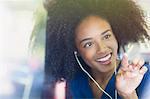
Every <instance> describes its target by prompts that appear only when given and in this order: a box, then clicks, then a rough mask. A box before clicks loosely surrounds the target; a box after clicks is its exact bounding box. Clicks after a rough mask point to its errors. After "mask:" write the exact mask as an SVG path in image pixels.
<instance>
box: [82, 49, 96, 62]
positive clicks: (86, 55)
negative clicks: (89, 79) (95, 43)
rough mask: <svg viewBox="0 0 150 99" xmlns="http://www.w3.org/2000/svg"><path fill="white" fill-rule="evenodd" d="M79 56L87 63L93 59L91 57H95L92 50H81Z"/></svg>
mask: <svg viewBox="0 0 150 99" xmlns="http://www.w3.org/2000/svg"><path fill="white" fill-rule="evenodd" d="M80 55H81V57H82V58H83V60H85V61H89V60H92V59H93V57H94V55H95V51H94V50H93V49H90V50H81V51H80Z"/></svg>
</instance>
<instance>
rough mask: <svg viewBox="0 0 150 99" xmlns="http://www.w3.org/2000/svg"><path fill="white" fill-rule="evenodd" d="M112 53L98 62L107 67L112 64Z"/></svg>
mask: <svg viewBox="0 0 150 99" xmlns="http://www.w3.org/2000/svg"><path fill="white" fill-rule="evenodd" d="M111 57H112V53H109V54H107V55H105V56H104V57H101V58H98V59H97V60H96V61H97V62H99V63H100V64H103V65H107V64H110V63H111Z"/></svg>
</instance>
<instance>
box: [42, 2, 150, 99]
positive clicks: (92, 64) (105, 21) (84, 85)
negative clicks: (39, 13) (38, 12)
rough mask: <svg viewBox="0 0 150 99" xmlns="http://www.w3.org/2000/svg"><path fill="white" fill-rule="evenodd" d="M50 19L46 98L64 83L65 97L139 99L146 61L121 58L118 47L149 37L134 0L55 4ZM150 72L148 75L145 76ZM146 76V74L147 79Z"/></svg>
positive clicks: (46, 61) (47, 36)
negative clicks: (58, 84)
mask: <svg viewBox="0 0 150 99" xmlns="http://www.w3.org/2000/svg"><path fill="white" fill-rule="evenodd" d="M46 6H47V11H48V20H47V35H46V57H45V83H44V84H45V91H44V94H43V95H44V97H43V98H50V99H51V98H54V96H53V94H54V93H53V89H54V87H55V83H56V82H59V81H62V79H63V81H64V80H65V82H66V98H69V99H70V98H73V99H74V98H75V99H78V98H101V99H107V98H110V99H119V98H121V97H122V98H123V99H138V98H141V94H142V89H143V88H144V85H145V83H146V82H147V80H148V79H149V78H148V77H149V76H148V75H149V72H147V70H148V66H145V65H144V60H143V59H139V58H135V59H134V60H132V61H131V62H130V63H129V62H128V58H127V55H124V56H123V58H122V60H119V59H118V55H119V48H120V47H121V46H125V45H126V44H128V43H130V42H137V41H138V40H144V38H147V39H149V36H148V34H147V32H146V30H145V27H147V26H146V22H145V21H144V16H143V13H142V10H141V9H140V8H139V7H138V6H137V5H136V4H135V2H133V1H131V0H54V1H52V2H50V4H47V5H46ZM146 72H147V73H146ZM144 74H145V76H144Z"/></svg>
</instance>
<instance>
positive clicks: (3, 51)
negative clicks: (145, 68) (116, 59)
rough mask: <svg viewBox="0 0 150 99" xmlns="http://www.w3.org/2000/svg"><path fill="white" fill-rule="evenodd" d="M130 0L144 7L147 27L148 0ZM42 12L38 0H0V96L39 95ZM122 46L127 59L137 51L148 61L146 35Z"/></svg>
mask: <svg viewBox="0 0 150 99" xmlns="http://www.w3.org/2000/svg"><path fill="white" fill-rule="evenodd" d="M134 1H136V2H137V3H138V4H140V5H141V7H142V8H143V9H144V11H145V16H146V18H145V20H146V21H147V24H148V26H149V27H150V7H149V4H150V0H134ZM46 14H47V13H46V11H45V9H44V7H43V1H42V0H0V99H39V98H40V95H41V89H42V83H43V73H44V50H45V49H44V48H45V26H46ZM147 31H148V33H149V34H150V31H149V30H147ZM124 49H125V51H126V52H127V54H128V55H129V58H130V59H132V58H133V57H134V56H135V55H140V56H142V57H143V58H144V59H145V60H146V61H147V62H149V61H150V41H147V40H146V39H145V43H142V42H140V41H139V43H136V44H129V45H128V46H126V47H125V48H124ZM147 95H148V94H147Z"/></svg>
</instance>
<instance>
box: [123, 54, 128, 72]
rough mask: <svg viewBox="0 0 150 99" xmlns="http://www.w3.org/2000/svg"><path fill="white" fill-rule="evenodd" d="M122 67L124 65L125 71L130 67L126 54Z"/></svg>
mask: <svg viewBox="0 0 150 99" xmlns="http://www.w3.org/2000/svg"><path fill="white" fill-rule="evenodd" d="M121 65H122V68H124V69H127V68H128V66H129V62H128V56H127V54H126V53H125V54H124V55H123V58H122V61H121Z"/></svg>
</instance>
